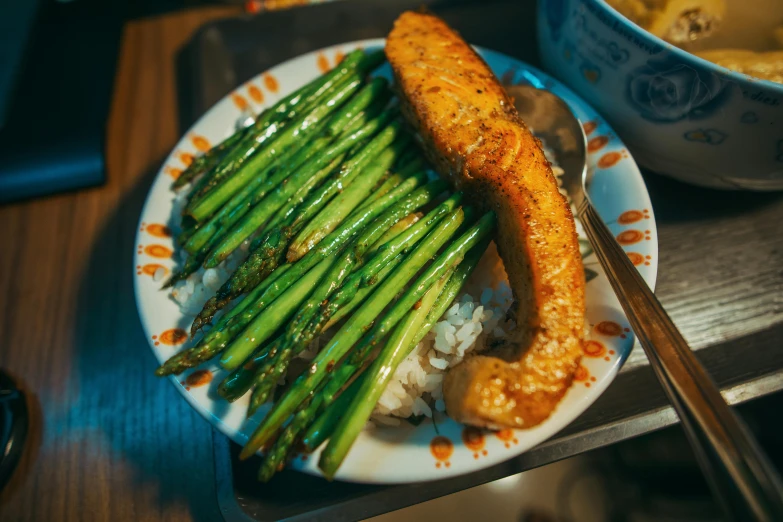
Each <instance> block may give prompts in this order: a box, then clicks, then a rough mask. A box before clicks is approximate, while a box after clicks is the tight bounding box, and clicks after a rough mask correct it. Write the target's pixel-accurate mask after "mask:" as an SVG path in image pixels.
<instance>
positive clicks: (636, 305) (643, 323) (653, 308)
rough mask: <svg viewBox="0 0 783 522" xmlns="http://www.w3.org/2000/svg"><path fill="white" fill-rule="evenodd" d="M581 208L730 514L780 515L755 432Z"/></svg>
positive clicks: (781, 496)
mask: <svg viewBox="0 0 783 522" xmlns="http://www.w3.org/2000/svg"><path fill="white" fill-rule="evenodd" d="M577 213H578V215H579V218H580V220H581V222H582V225H583V227H584V229H585V232H586V234H587V237H588V238H589V240H590V243H591V244H592V246H593V249H594V250H595V253H596V255H597V257H598V260H599V261H600V263H601V266H603V268H604V272H605V273H606V276H607V278H608V279H609V282H610V283H611V285H612V288H613V289H614V291H615V293H616V294H617V296H618V298H619V301H620V304H621V305H622V307H623V310H624V311H625V315H626V316H627V318H628V321H629V322H630V324H631V327H632V328H633V331H634V332H635V333H636V336H637V338H638V339H639V343H640V344H641V345H642V347H643V348H644V351H645V353H646V354H647V358H648V359H649V360H650V365H651V366H652V368H653V370H654V371H655V374H656V376H657V377H658V380H659V381H660V383H661V386H662V387H663V389H664V391H665V392H666V395H667V396H668V397H669V400H670V401H671V403H672V405H673V406H674V409H675V411H676V412H677V414H678V415H679V417H680V420H681V421H682V425H683V428H684V429H685V433H686V435H687V437H688V440H689V441H690V444H691V446H692V448H693V450H694V453H695V454H696V457H697V460H698V462H699V465H700V466H701V468H702V471H703V472H704V475H705V477H706V478H707V481H708V483H709V484H710V487H711V488H712V491H713V494H714V496H715V498H716V499H717V500H718V502H719V503H720V504H721V506H722V507H723V509H724V511H725V513H726V515H727V517H728V518H729V519H731V520H740V521H747V520H760V521H770V522H771V521H780V520H783V486H782V485H781V481H780V477H779V476H778V475H777V473H776V471H775V469H774V468H773V466H772V465H771V464H770V462H769V461H768V459H767V457H766V456H765V455H764V453H763V452H762V450H761V448H759V446H758V444H757V442H756V441H755V439H754V438H753V435H752V434H750V431H749V430H748V428H747V427H746V426H745V424H744V423H743V422H742V420H740V419H739V418H738V417H737V416H736V415H735V414H734V412H733V411H732V410H731V408H729V406H728V405H727V404H726V402H725V401H724V400H723V397H722V396H721V394H720V391H719V390H718V387H717V386H716V385H715V383H714V381H713V380H712V378H711V377H710V376H709V374H708V373H707V371H706V370H705V369H704V367H703V366H702V365H701V363H699V361H698V359H697V358H696V357H695V355H694V354H693V352H692V351H691V349H690V348H689V347H688V343H687V342H686V341H685V339H684V338H683V336H682V334H680V332H679V331H678V330H677V327H676V326H675V325H674V323H673V322H672V320H671V318H669V315H668V314H667V313H666V311H665V310H664V309H663V306H661V303H660V302H659V301H658V299H657V298H656V297H655V294H653V292H652V290H650V287H648V286H647V283H645V281H644V279H642V277H641V275H639V272H638V271H637V270H636V268H635V267H634V266H633V264H632V263H631V261H630V259H629V258H628V256H627V255H626V254H625V252H624V251H623V250H622V248H620V245H619V244H618V243H617V241H616V240H615V238H614V236H613V235H612V233H611V232H610V231H609V229H608V228H607V226H606V225H605V224H604V222H603V220H601V218H600V216H599V215H598V213H597V212H596V210H595V208H593V206H592V205H590V203H589V201H588V200H587V199H586V198H585V200H584V201H583V202H582V203H581V204H580V205H579V208H578V210H577Z"/></svg>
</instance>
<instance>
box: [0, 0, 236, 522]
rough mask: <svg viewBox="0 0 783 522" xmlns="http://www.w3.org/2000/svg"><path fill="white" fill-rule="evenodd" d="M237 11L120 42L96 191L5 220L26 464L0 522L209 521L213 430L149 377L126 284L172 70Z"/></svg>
mask: <svg viewBox="0 0 783 522" xmlns="http://www.w3.org/2000/svg"><path fill="white" fill-rule="evenodd" d="M234 13H236V8H229V7H220V8H199V9H196V10H188V11H183V12H178V13H175V14H170V15H165V16H159V17H155V18H149V19H143V20H136V21H132V22H130V23H128V24H127V25H126V27H125V32H124V36H123V44H122V48H121V54H120V57H119V62H118V69H117V76H116V79H115V89H114V99H113V104H112V110H111V117H110V121H109V124H108V141H107V149H108V151H107V154H108V158H107V159H108V172H107V178H108V180H107V183H106V184H105V185H104V186H102V187H99V188H94V189H89V190H83V191H79V192H76V193H71V194H64V195H59V196H55V197H50V198H46V199H39V200H33V201H29V202H23V203H19V204H13V205H8V206H4V207H0V224H1V225H0V229H2V233H3V234H2V235H3V245H2V253H0V366H2V367H3V368H4V369H6V370H7V371H8V372H10V374H11V375H12V377H13V378H14V379H15V380H16V381H17V382H18V383H19V384H20V385H21V386H22V388H23V389H24V390H25V392H26V393H27V394H28V407H29V409H30V411H31V419H30V420H31V424H30V430H29V434H28V439H27V443H26V447H25V452H24V455H23V456H22V459H21V461H20V463H19V467H18V468H17V470H16V472H15V473H14V476H13V478H12V479H11V481H10V482H9V483H8V484H7V486H6V487H5V488H4V490H3V491H2V493H0V520H2V521H9V522H11V521H13V522H24V521H28V520H29V521H38V520H40V521H47V522H49V521H55V520H56V521H79V522H82V521H92V520H98V521H102V520H112V521H117V522H119V521H124V520H129V521H130V520H132V521H157V520H166V521H177V520H194V519H195V520H220V519H221V518H220V513H219V510H218V507H217V499H216V495H215V479H214V477H215V474H214V471H213V457H212V439H211V433H212V430H211V427H210V425H209V424H208V423H206V422H204V420H203V419H202V418H200V417H199V415H198V414H197V413H196V412H195V411H194V410H193V409H192V408H191V407H190V406H188V405H187V403H186V402H185V401H183V400H182V399H181V397H180V396H179V394H178V393H177V391H176V390H175V389H174V387H173V386H170V385H169V384H168V383H166V382H163V381H160V380H159V379H158V378H156V377H155V376H154V375H153V374H152V371H153V370H154V368H155V360H154V358H153V356H152V353H151V352H150V350H149V347H148V345H147V341H146V340H145V338H144V335H143V332H142V329H141V325H140V323H139V319H138V315H137V313H136V305H135V301H134V297H133V285H132V278H131V277H132V271H131V270H130V268H131V266H132V256H133V243H134V236H135V234H136V224H137V220H138V216H139V213H140V211H141V205H142V203H143V201H144V197H145V195H146V191H147V188H148V187H149V185H150V182H151V180H152V177H153V176H154V175H155V173H156V172H157V170H158V168H159V167H160V165H161V163H162V161H163V159H164V157H165V155H166V154H168V152H169V151H170V149H171V148H172V147H173V146H174V144H175V143H176V141H177V139H178V138H179V128H178V118H177V97H176V96H177V94H176V87H175V85H176V82H175V65H174V64H175V57H176V53H177V51H178V50H179V49H180V48H181V47H182V45H183V44H184V43H185V42H186V41H187V40H188V39H189V38H190V37H191V35H192V34H193V31H194V30H195V29H196V28H198V27H199V26H201V25H202V24H203V23H205V22H206V21H208V20H212V19H216V18H219V17H223V16H228V15H231V14H234Z"/></svg>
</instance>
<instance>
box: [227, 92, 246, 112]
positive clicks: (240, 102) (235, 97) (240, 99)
mask: <svg viewBox="0 0 783 522" xmlns="http://www.w3.org/2000/svg"><path fill="white" fill-rule="evenodd" d="M231 101H233V102H234V105H236V107H237V109H239V110H240V111H244V110H245V109H247V107H248V105H247V100H246V99H245V97H244V96H242V95H241V94H237V93H234V94H232V95H231Z"/></svg>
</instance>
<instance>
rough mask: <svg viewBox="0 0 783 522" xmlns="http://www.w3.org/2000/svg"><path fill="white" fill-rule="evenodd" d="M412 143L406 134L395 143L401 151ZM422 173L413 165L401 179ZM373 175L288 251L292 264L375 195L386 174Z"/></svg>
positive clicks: (353, 186) (307, 229) (348, 192)
mask: <svg viewBox="0 0 783 522" xmlns="http://www.w3.org/2000/svg"><path fill="white" fill-rule="evenodd" d="M408 139H409V136H408V135H407V134H406V135H404V137H403V139H401V140H398V141H397V142H395V143H397V144H398V147H399V148H400V149H398V150H404V147H407V145H408ZM399 154H400V153H399V152H398V153H397V154H395V158H396V157H399ZM378 162H380V157H379V158H377V159H376V164H377V163H378ZM388 166H391V165H388ZM418 170H420V164H419V163H418V162H415V161H413V162H410V163H408V164H407V165H405V166H403V168H402V170H401V172H400V176H406V177H407V176H408V175H411V174H413V173H414V172H416V171H418ZM384 171H385V169H384ZM373 174H377V175H370V173H369V172H365V173H364V174H363V175H362V176H361V177H360V178H358V179H356V180H355V181H353V182H352V183H351V184H350V185H348V187H347V188H346V189H345V190H344V191H343V192H342V193H341V194H339V195H338V196H337V197H336V198H334V200H333V201H331V202H330V203H329V204H328V205H326V207H324V209H323V210H321V212H319V213H318V215H316V216H315V217H314V218H313V219H312V221H310V222H309V223H308V224H307V225H306V226H305V227H304V228H303V229H302V231H301V232H299V235H298V236H296V238H295V239H294V241H293V242H292V243H291V246H290V247H289V248H288V254H287V256H286V257H287V259H288V261H289V262H294V261H296V260H297V259H300V258H301V257H302V256H303V255H305V254H306V253H307V252H308V251H309V250H310V249H311V248H312V247H313V246H314V245H316V244H318V242H319V241H321V239H323V238H324V237H325V236H326V235H327V234H329V232H331V231H332V230H334V228H335V227H336V226H337V225H338V224H339V223H340V222H342V220H343V219H345V217H346V216H347V215H349V214H350V213H351V212H352V211H353V210H354V209H355V208H356V207H358V206H360V205H361V204H362V202H363V201H365V200H366V199H367V198H368V197H369V196H370V195H371V191H372V189H373V187H374V185H375V184H376V183H377V182H378V181H379V179H380V176H381V175H382V174H383V172H374V173H373Z"/></svg>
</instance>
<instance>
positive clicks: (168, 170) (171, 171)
mask: <svg viewBox="0 0 783 522" xmlns="http://www.w3.org/2000/svg"><path fill="white" fill-rule="evenodd" d="M163 172H165V173H166V174H168V175H169V176H171V177H172V178H173V179H177V178H178V177H180V176H181V175H182V169H177V168H174V167H168V166H167V167H166V168H164V169H163Z"/></svg>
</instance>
